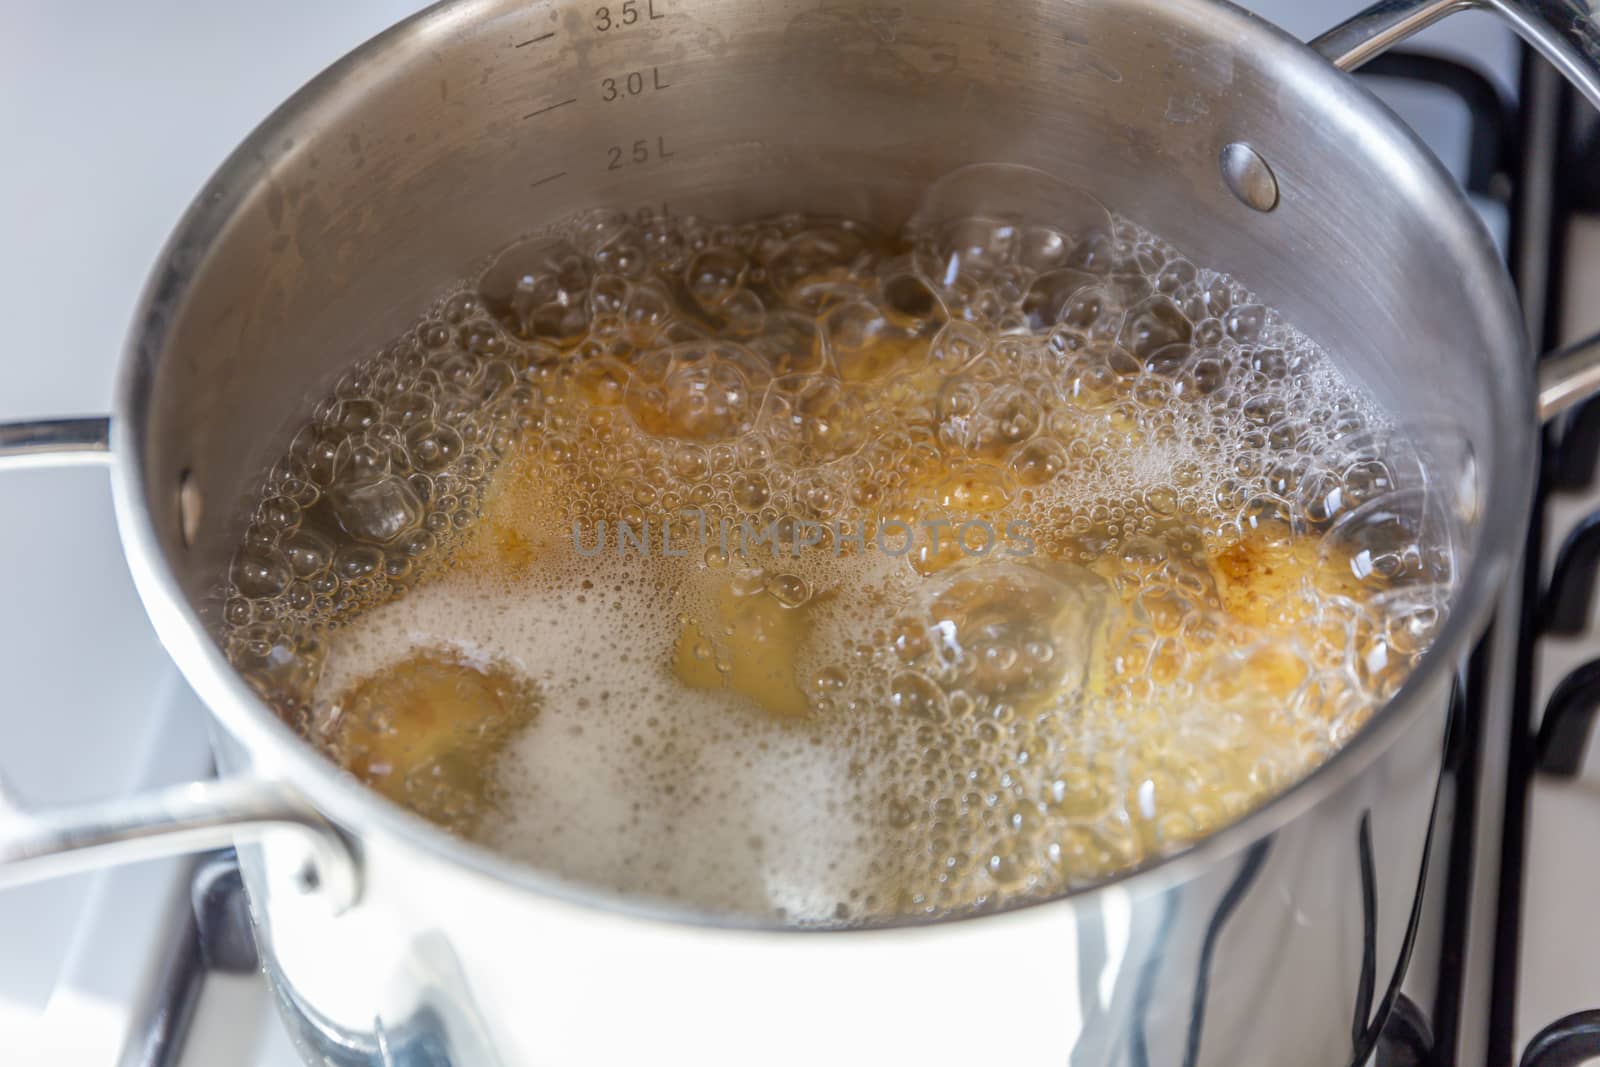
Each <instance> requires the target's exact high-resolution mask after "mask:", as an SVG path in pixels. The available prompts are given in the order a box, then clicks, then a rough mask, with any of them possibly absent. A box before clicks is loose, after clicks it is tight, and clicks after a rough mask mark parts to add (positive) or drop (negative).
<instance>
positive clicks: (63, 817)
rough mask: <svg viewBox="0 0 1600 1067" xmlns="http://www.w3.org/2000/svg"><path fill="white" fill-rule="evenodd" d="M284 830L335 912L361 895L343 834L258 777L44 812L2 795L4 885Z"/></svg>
mask: <svg viewBox="0 0 1600 1067" xmlns="http://www.w3.org/2000/svg"><path fill="white" fill-rule="evenodd" d="M281 830H288V831H291V832H293V833H295V834H296V835H297V836H299V837H300V838H301V839H302V841H303V842H304V843H305V845H306V847H307V849H308V852H309V856H310V859H309V862H308V863H307V864H306V866H305V867H304V868H303V869H302V870H301V872H300V875H299V881H300V888H301V889H302V890H303V891H305V892H311V891H318V892H322V893H325V894H326V895H327V898H328V902H329V904H330V905H331V906H332V907H333V909H334V910H335V912H339V911H343V910H344V909H346V908H348V907H349V906H350V905H351V904H353V903H355V900H356V897H357V894H358V892H359V885H360V880H359V878H358V877H357V869H356V861H355V857H354V855H353V854H352V853H351V851H350V847H349V845H347V844H346V843H345V840H344V838H343V837H341V836H340V835H339V833H338V832H337V831H336V830H334V829H333V827H332V826H330V825H329V824H328V823H327V822H326V821H325V820H323V818H322V817H321V816H319V815H318V814H317V813H316V812H315V811H314V810H313V809H312V808H311V807H310V806H309V805H308V804H306V803H305V802H304V801H302V800H301V799H300V798H299V797H298V796H296V795H295V794H294V793H293V792H292V791H291V790H290V789H289V788H288V787H286V786H284V785H282V784H281V783H278V782H271V781H265V780H261V779H255V778H222V779H217V780H214V781H206V782H190V783H188V784H187V785H177V786H170V787H168V788H166V789H158V790H154V791H152V792H149V793H142V794H139V795H137V796H132V797H125V798H119V799H117V800H109V801H103V802H100V803H96V804H82V805H76V806H73V807H66V808H55V809H53V810H50V811H45V812H39V813H30V812H26V811H23V810H22V809H21V808H19V807H18V806H17V805H16V803H15V801H14V800H12V799H9V798H7V797H6V796H4V795H0V889H4V888H6V887H8V886H13V885H22V884H24V883H27V882H37V881H41V880H43V879H46V878H54V877H57V876H59V875H64V874H74V873H77V872H78V871H85V870H91V869H93V868H95V867H102V866H105V865H107V864H113V863H134V862H137V861H139V860H148V859H160V858H163V857H166V856H180V855H184V854H186V853H190V852H205V851H209V850H211V849H216V848H223V847H226V846H228V845H232V844H236V843H246V842H253V841H258V840H260V839H261V838H262V837H263V836H265V835H267V834H269V833H273V832H276V831H281Z"/></svg>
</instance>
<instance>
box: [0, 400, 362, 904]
mask: <svg viewBox="0 0 1600 1067" xmlns="http://www.w3.org/2000/svg"><path fill="white" fill-rule="evenodd" d="M110 427H111V420H110V419H107V418H104V417H101V418H81V419H46V420H38V421H32V422H13V423H0V471H6V470H20V469H22V468H26V467H61V466H76V465H83V464H103V463H106V462H109V460H110V458H111V452H110V444H109V432H110ZM3 785H4V783H3V782H0V888H5V887H7V886H12V885H20V884H22V883H25V882H35V881H39V880H41V879H45V878H53V877H55V876H57V875H62V874H71V873H74V872H76V871H82V870H88V869H90V868H94V867H99V866H103V865H106V864H111V863H131V862H134V861H137V860H145V859H156V858H159V857H164V856H177V855H182V854H184V853H189V852H203V851H206V850H209V849H214V848H220V847H223V846H225V845H230V844H234V843H236V842H248V841H256V840H259V839H260V838H261V837H263V836H265V835H267V834H269V833H274V832H278V831H285V830H286V831H290V832H292V833H295V834H296V835H297V836H299V837H300V838H301V839H302V840H303V841H304V843H305V845H306V847H307V849H308V855H309V856H310V861H309V863H308V864H307V865H306V867H304V868H303V869H302V870H301V872H300V886H301V888H302V889H303V890H306V891H308V892H309V891H311V890H316V891H318V892H320V893H323V894H325V895H326V897H327V899H328V902H329V904H330V905H331V906H332V907H333V909H334V910H335V912H339V911H343V910H344V909H345V908H348V907H349V906H350V905H351V904H353V903H354V902H355V900H356V897H357V894H358V893H359V890H360V879H359V877H358V870H357V865H356V859H355V855H354V853H352V852H351V850H350V846H349V845H348V844H347V843H346V842H345V840H344V838H343V837H342V836H340V834H339V832H338V831H337V830H335V829H334V828H333V827H332V826H331V825H329V823H328V822H327V821H326V820H324V819H323V818H322V817H321V816H320V815H318V814H317V813H316V811H315V809H313V808H312V807H311V806H310V805H309V804H307V803H306V802H305V801H303V800H301V799H300V798H299V797H298V796H297V795H296V794H295V793H294V792H293V791H292V790H291V789H289V788H288V787H287V786H285V785H283V784H281V783H278V782H270V781H262V780H259V779H251V778H242V779H221V780H216V781H205V782H192V783H190V784H188V785H180V786H173V787H170V788H168V789H161V790H156V791H153V792H149V793H143V794H139V795H137V796H133V797H126V798H119V799H117V800H111V801H105V802H102V803H97V804H84V805H80V806H74V807H66V808H57V809H54V810H51V811H46V812H37V813H35V812H28V811H25V810H23V809H22V807H21V806H20V805H19V804H17V802H16V800H15V799H14V798H12V797H9V796H8V795H7V794H6V792H5V790H4V788H3Z"/></svg>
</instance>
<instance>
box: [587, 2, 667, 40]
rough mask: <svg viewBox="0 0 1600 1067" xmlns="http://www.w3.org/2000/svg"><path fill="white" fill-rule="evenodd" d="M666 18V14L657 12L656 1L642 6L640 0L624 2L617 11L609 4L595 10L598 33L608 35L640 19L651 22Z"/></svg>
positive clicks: (595, 24) (595, 23) (595, 25)
mask: <svg viewBox="0 0 1600 1067" xmlns="http://www.w3.org/2000/svg"><path fill="white" fill-rule="evenodd" d="M666 17H667V16H666V15H665V13H663V12H659V11H657V10H656V0H644V4H643V5H642V6H641V5H640V3H639V0H622V3H621V5H619V6H618V7H617V8H615V9H613V8H612V7H611V6H610V5H609V4H608V5H605V6H602V7H597V8H595V9H594V28H595V32H596V33H606V32H608V31H610V30H619V29H621V28H622V27H624V26H632V25H634V24H635V23H637V22H638V21H639V20H640V19H644V20H645V21H646V22H651V21H654V20H655V19H664V18H666Z"/></svg>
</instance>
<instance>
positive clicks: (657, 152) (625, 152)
mask: <svg viewBox="0 0 1600 1067" xmlns="http://www.w3.org/2000/svg"><path fill="white" fill-rule="evenodd" d="M677 154H678V153H676V152H672V151H669V150H668V149H667V139H666V137H665V136H660V135H658V136H657V137H656V138H655V143H654V144H653V145H652V144H651V143H650V138H648V137H641V138H639V139H638V140H637V141H635V142H633V144H631V145H620V144H614V145H612V146H611V147H610V148H607V149H606V170H621V169H623V168H624V167H638V166H643V165H644V164H646V163H650V162H652V161H660V160H665V159H671V158H672V157H673V156H675V155H677Z"/></svg>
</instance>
